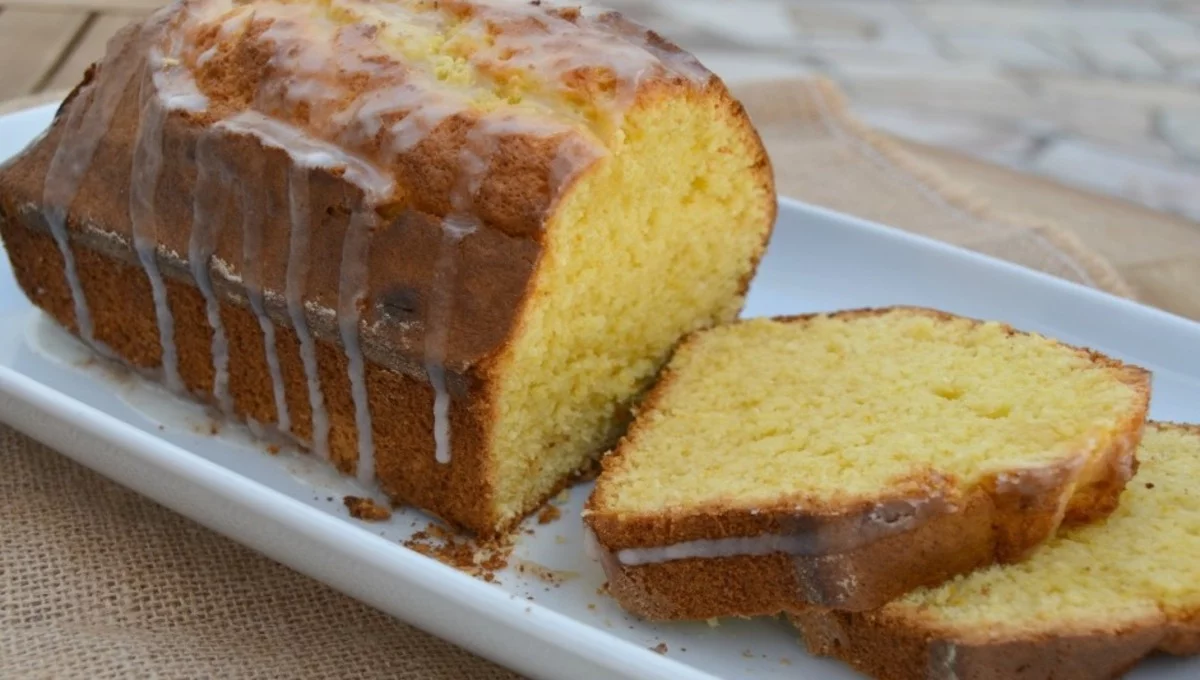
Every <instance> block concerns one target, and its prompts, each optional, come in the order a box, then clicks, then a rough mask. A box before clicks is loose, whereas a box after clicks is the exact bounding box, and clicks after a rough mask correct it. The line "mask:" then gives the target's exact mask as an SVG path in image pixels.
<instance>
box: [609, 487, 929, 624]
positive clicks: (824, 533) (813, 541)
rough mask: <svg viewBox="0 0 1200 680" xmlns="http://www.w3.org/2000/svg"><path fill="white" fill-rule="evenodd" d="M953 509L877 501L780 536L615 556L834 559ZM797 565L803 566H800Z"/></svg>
mask: <svg viewBox="0 0 1200 680" xmlns="http://www.w3.org/2000/svg"><path fill="white" fill-rule="evenodd" d="M951 509H952V506H951V505H949V504H948V502H947V501H946V500H945V498H943V497H942V496H941V495H933V496H930V497H927V498H915V499H896V500H892V501H885V502H881V503H878V504H876V505H875V506H874V507H873V508H871V509H870V510H869V511H866V512H863V513H862V514H861V515H857V516H851V517H842V518H827V517H805V516H797V517H796V518H794V519H792V520H789V523H790V524H791V525H792V526H790V527H788V530H786V531H784V532H780V533H772V534H761V535H759V536H733V537H729V538H716V539H698V540H694V541H684V542H681V543H675V544H673V545H665V546H652V547H646V548H626V549H623V550H618V551H616V557H617V561H618V562H620V563H621V564H624V565H626V566H641V565H646V564H657V563H659V562H668V561H671V560H682V559H694V558H699V559H713V558H720V557H737V556H743V555H770V554H774V553H783V554H785V555H791V556H793V557H795V558H804V557H813V556H821V555H830V554H834V553H842V552H848V551H851V550H854V549H856V548H859V547H862V546H864V545H867V544H868V543H871V542H874V541H876V540H879V539H881V538H884V537H887V536H892V535H895V534H901V533H905V532H907V531H912V530H913V529H916V528H917V527H919V526H921V525H923V524H925V523H926V522H928V521H930V520H931V519H932V518H933V517H936V516H938V515H941V514H945V513H947V512H950V511H951ZM798 566H803V565H802V563H800V562H798ZM814 601H816V600H814Z"/></svg>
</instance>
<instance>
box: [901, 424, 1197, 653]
mask: <svg viewBox="0 0 1200 680" xmlns="http://www.w3.org/2000/svg"><path fill="white" fill-rule="evenodd" d="M1138 458H1139V460H1140V462H1141V466H1140V468H1139V470H1138V474H1137V476H1136V477H1135V478H1134V479H1133V481H1131V482H1130V483H1129V486H1128V487H1126V490H1125V493H1124V494H1123V495H1122V497H1121V505H1120V507H1119V508H1118V509H1117V510H1116V512H1114V513H1113V514H1112V516H1111V517H1109V518H1108V519H1107V520H1105V521H1102V522H1099V523H1097V524H1092V525H1087V526H1084V527H1079V528H1074V529H1070V530H1067V531H1065V532H1063V533H1062V534H1061V535H1060V536H1058V537H1057V538H1055V539H1053V540H1052V541H1051V542H1049V543H1047V544H1046V545H1044V546H1042V547H1041V548H1039V549H1038V550H1037V552H1035V553H1034V554H1033V555H1032V556H1031V557H1030V558H1029V559H1028V561H1025V562H1021V563H1019V564H1010V565H1006V566H1003V567H989V568H987V569H983V570H980V571H978V572H975V573H973V574H970V575H967V576H961V577H959V578H957V579H955V580H953V581H951V582H949V583H946V584H944V585H942V586H940V587H937V588H933V589H922V590H918V591H915V592H913V593H910V594H908V595H907V596H905V597H903V598H902V599H900V600H899V601H897V602H895V603H893V604H892V605H889V606H888V608H887V609H885V612H887V613H892V612H896V613H903V612H905V611H910V610H911V609H912V608H913V607H922V608H925V609H924V611H922V612H921V616H922V617H923V618H925V619H927V620H930V621H932V622H933V623H934V624H935V625H945V626H947V627H951V626H952V627H955V628H956V629H958V630H964V629H978V630H986V631H989V632H990V633H991V634H996V635H1002V634H1005V633H1022V632H1024V633H1030V632H1036V631H1037V630H1038V629H1040V628H1046V629H1053V630H1062V629H1064V628H1067V629H1072V628H1073V629H1078V630H1081V631H1090V630H1096V629H1104V628H1105V627H1109V628H1113V629H1116V628H1119V627H1121V626H1124V625H1132V624H1135V623H1137V622H1140V621H1145V620H1146V619H1147V618H1151V619H1152V618H1153V617H1156V616H1158V615H1159V613H1160V612H1163V613H1166V614H1168V615H1172V614H1175V615H1184V614H1188V613H1192V614H1194V613H1195V612H1196V611H1197V610H1198V609H1200V486H1198V484H1200V482H1198V481H1197V480H1200V434H1197V432H1196V431H1187V430H1184V429H1181V428H1175V427H1169V426H1160V427H1149V428H1147V431H1146V435H1145V437H1144V438H1143V441H1142V446H1141V449H1140V450H1139V452H1138ZM977 627H978V628H977Z"/></svg>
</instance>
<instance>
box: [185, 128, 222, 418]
mask: <svg viewBox="0 0 1200 680" xmlns="http://www.w3.org/2000/svg"><path fill="white" fill-rule="evenodd" d="M215 140H216V138H215V137H214V135H213V134H212V133H211V132H209V133H205V134H203V135H201V136H200V138H199V139H197V140H196V189H195V194H194V198H193V205H192V233H191V236H190V238H189V240H188V263H189V264H190V266H191V269H192V277H193V278H194V279H195V280H196V287H197V288H199V289H200V294H201V295H203V296H204V311H205V314H206V315H207V317H208V325H209V327H210V328H212V333H213V335H212V345H211V347H212V349H211V352H212V362H213V397H214V398H215V399H216V400H217V406H218V408H220V409H221V411H222V412H224V413H226V414H232V413H233V397H232V396H231V395H230V393H229V339H228V337H227V336H226V335H225V324H224V323H223V322H222V321H221V306H220V303H219V302H218V300H217V296H216V294H215V293H214V291H213V287H212V274H211V272H210V271H209V268H208V267H209V263H210V262H211V261H212V257H213V253H214V252H215V251H216V240H217V232H218V230H219V229H220V226H221V225H220V223H219V222H218V221H217V220H216V219H215V216H214V214H213V212H214V209H215V208H216V207H217V204H216V201H217V200H218V197H217V195H216V189H217V188H218V187H220V186H224V185H226V184H227V182H222V181H221V180H222V175H223V173H222V172H221V171H220V169H219V168H218V167H217V164H218V160H217V158H216V156H215V154H214V152H213V148H212V147H213V144H214V143H215Z"/></svg>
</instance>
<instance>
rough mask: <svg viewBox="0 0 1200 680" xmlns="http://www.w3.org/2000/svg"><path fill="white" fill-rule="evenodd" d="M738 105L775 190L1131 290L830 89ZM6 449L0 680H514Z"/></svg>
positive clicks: (92, 481) (758, 97) (755, 96)
mask: <svg viewBox="0 0 1200 680" xmlns="http://www.w3.org/2000/svg"><path fill="white" fill-rule="evenodd" d="M739 95H740V96H741V97H742V99H743V101H744V102H745V104H746V107H747V109H748V110H749V111H750V113H751V116H752V117H753V118H754V119H755V121H756V123H757V124H758V125H759V126H760V129H761V132H762V134H763V135H764V137H765V139H766V141H767V144H768V146H769V147H770V149H771V152H772V157H773V160H774V164H775V170H776V173H777V175H778V178H779V192H780V194H782V195H787V196H792V197H795V198H799V199H802V200H806V201H809V202H812V203H817V204H820V205H824V206H828V207H830V208H834V209H837V210H841V211H845V212H848V213H852V214H855V215H860V216H863V217H866V218H870V219H873V220H878V221H881V222H885V223H888V224H891V225H894V226H897V227H901V228H904V229H909V230H912V231H916V232H920V233H923V234H928V235H932V236H935V237H937V238H941V239H944V240H947V241H951V242H954V243H958V244H963V245H965V246H968V247H970V248H974V249H977V250H980V251H983V252H986V253H990V254H993V255H996V256H999V257H1002V258H1006V259H1009V260H1012V261H1015V262H1019V263H1021V264H1025V265H1028V266H1030V267H1034V268H1037V269H1041V270H1043V271H1046V272H1049V273H1052V274H1055V275H1057V276H1061V277H1064V278H1068V279H1071V280H1074V281H1079V282H1082V283H1085V284H1087V285H1092V286H1096V287H1099V288H1104V289H1107V290H1109V291H1112V292H1115V293H1117V294H1121V295H1129V294H1130V288H1129V286H1128V285H1127V284H1126V283H1125V282H1124V281H1123V280H1122V278H1121V277H1120V276H1119V275H1118V274H1117V272H1116V270H1115V269H1114V268H1113V267H1112V266H1110V265H1109V264H1108V262H1106V261H1105V260H1104V259H1102V258H1100V257H1098V256H1097V255H1096V254H1094V253H1093V252H1091V251H1089V250H1088V249H1087V248H1085V247H1083V246H1082V245H1081V244H1080V241H1079V239H1078V238H1077V237H1076V235H1075V234H1074V233H1073V232H1072V231H1071V229H1069V228H1066V227H1065V226H1056V225H1054V224H1051V223H1049V222H1046V221H1042V220H1039V219H1035V218H1033V217H1030V216H1021V215H1015V214H1012V213H1011V212H1002V211H1000V210H998V209H995V208H993V207H989V205H988V203H987V202H986V201H984V200H983V199H982V198H981V196H983V195H984V194H985V191H983V190H985V189H986V187H972V186H966V185H964V184H961V183H958V182H955V181H952V180H951V179H950V178H948V177H947V176H945V175H944V174H943V173H942V172H941V171H940V170H939V168H938V166H937V165H935V164H931V163H930V162H929V161H927V160H925V159H923V158H922V157H920V156H918V155H914V154H913V153H912V152H911V151H910V150H908V149H906V148H905V147H903V146H901V145H900V144H898V143H897V142H895V141H893V140H891V139H889V138H886V137H884V136H882V135H878V134H876V133H874V132H872V131H870V130H868V129H866V128H864V127H863V126H861V125H860V124H858V123H857V122H856V121H854V120H852V119H851V118H850V117H849V116H848V115H847V113H846V110H845V107H844V103H843V101H842V99H841V97H840V96H839V94H838V93H837V91H836V90H834V89H833V88H832V87H831V86H829V85H828V84H826V83H823V82H819V81H811V82H809V81H806V82H789V83H770V84H760V85H754V86H747V87H742V88H739ZM2 417H3V414H2V413H0V418H2ZM0 452H2V454H0V455H2V456H3V459H2V460H3V466H2V469H3V470H4V472H3V475H2V476H0V523H2V524H0V526H2V529H0V677H3V678H17V677H20V678H26V677H36V678H43V677H44V678H73V677H78V678H97V679H98V678H128V677H148V676H154V677H180V678H194V677H215V678H335V677H336V678H456V679H457V678H510V677H513V676H512V675H511V674H510V673H508V672H507V671H505V670H503V669H500V668H498V667H496V666H494V665H492V664H490V663H488V662H486V661H483V660H481V659H478V658H476V657H474V656H472V655H470V654H468V653H465V652H463V651H461V650H459V649H458V648H456V647H454V646H453V645H451V644H448V643H446V642H443V641H441V640H439V639H436V638H434V637H431V636H429V635H426V634H424V633H422V632H420V631H418V630H415V629H413V628H411V627H408V626H406V625H404V624H402V623H399V622H397V621H396V620H394V619H392V618H390V617H388V616H385V615H383V614H381V613H379V612H377V611H375V610H373V609H370V608H368V607H366V606H364V605H362V604H359V603H358V602H356V601H355V600H352V599H350V598H348V597H345V596H343V595H341V594H339V593H337V592H334V591H332V590H331V589H329V588H327V587H325V586H323V585H321V584H319V583H317V582H315V581H312V580H310V579H308V578H306V577H304V576H301V575H299V574H296V573H294V572H292V571H290V570H289V569H287V568H285V567H282V566H280V565H278V564H276V563H274V562H272V561H269V560H267V559H265V558H263V557H261V556H259V555H257V554H256V553H254V552H252V551H251V550H249V549H247V548H244V547H242V546H241V545H238V544H236V543H233V542H232V541H229V540H227V539H225V538H223V537H221V536H219V535H217V534H214V533H212V532H210V531H209V530H207V529H204V528H202V527H200V526H199V525H196V524H194V523H192V522H191V521H189V520H187V519H184V518H181V517H180V516H178V515H176V514H174V513H172V512H171V511H168V510H166V509H164V508H162V507H160V506H158V505H156V504H154V503H152V502H150V501H147V500H145V499H143V498H141V497H140V496H137V495H135V494H133V493H132V492H130V491H127V490H125V489H123V488H121V487H119V486H117V485H115V484H113V483H111V482H109V481H107V480H105V479H103V478H101V477H99V476H97V475H96V474H94V473H92V472H90V471H88V470H86V469H84V468H82V467H80V466H78V465H76V464H75V463H72V462H70V461H68V460H67V459H66V458H64V457H61V456H59V455H57V454H56V453H54V452H53V451H50V450H48V449H46V448H45V447H43V446H41V445H39V444H37V443H35V442H33V441H31V440H29V439H27V438H25V437H23V436H21V435H19V434H17V433H16V432H14V431H12V430H11V429H8V428H7V427H4V426H0ZM466 625H469V623H467V624H466Z"/></svg>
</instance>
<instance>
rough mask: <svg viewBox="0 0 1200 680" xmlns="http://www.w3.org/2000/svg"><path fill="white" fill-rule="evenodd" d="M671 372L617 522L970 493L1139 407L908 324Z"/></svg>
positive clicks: (992, 346)
mask: <svg viewBox="0 0 1200 680" xmlns="http://www.w3.org/2000/svg"><path fill="white" fill-rule="evenodd" d="M669 370H670V378H669V380H670V382H669V384H668V386H667V388H666V389H665V391H664V392H663V394H662V395H661V397H660V398H659V399H658V400H657V402H656V403H655V404H654V405H653V408H651V409H648V411H647V412H646V413H644V414H642V415H641V416H640V417H639V421H638V424H637V426H636V428H635V432H636V434H635V435H634V437H633V440H632V441H631V442H629V443H628V444H626V445H625V446H624V447H623V449H622V455H621V456H620V457H619V458H618V459H617V460H616V461H615V464H614V465H613V466H612V469H611V470H606V472H605V478H604V480H603V489H604V507H605V509H606V510H608V511H613V512H630V513H638V512H660V511H662V510H664V509H669V508H690V507H695V506H698V505H703V504H706V503H723V504H735V505H737V506H739V507H741V506H750V507H754V505H755V504H774V503H777V502H780V501H781V499H792V500H793V501H794V502H796V503H797V504H803V503H806V502H814V503H818V504H819V503H821V502H822V501H833V500H834V499H837V500H842V501H844V500H846V499H850V500H853V499H854V498H872V497H876V496H877V495H878V493H879V492H880V491H881V490H883V489H888V488H890V487H892V486H894V485H895V484H896V482H897V481H899V480H903V479H904V478H906V477H909V478H911V477H912V476H913V475H916V474H921V473H923V472H927V471H930V470H936V471H940V472H942V473H945V474H950V475H953V476H955V477H956V478H957V479H958V480H960V482H962V483H965V484H968V485H969V484H971V483H973V482H977V481H979V480H980V479H981V478H982V477H983V476H984V475H987V474H989V473H994V472H996V471H999V470H1006V469H1013V468H1019V467H1021V466H1025V465H1029V466H1036V465H1039V464H1044V463H1046V462H1048V461H1054V460H1061V459H1062V458H1063V457H1064V456H1065V455H1069V454H1070V452H1071V451H1072V450H1074V449H1081V448H1083V447H1085V446H1087V442H1088V440H1089V439H1091V438H1094V442H1093V445H1092V447H1091V448H1092V449H1093V450H1094V449H1096V447H1097V445H1099V446H1103V445H1104V443H1105V442H1108V441H1111V440H1112V438H1113V437H1114V436H1116V435H1117V433H1118V431H1119V430H1120V428H1121V427H1122V425H1124V424H1126V423H1129V422H1131V418H1133V416H1134V414H1136V413H1137V412H1138V409H1139V404H1140V403H1141V399H1140V397H1139V395H1138V393H1137V391H1136V389H1135V388H1134V387H1132V386H1131V385H1129V384H1127V383H1126V382H1123V381H1122V379H1121V376H1120V375H1119V374H1118V373H1117V371H1116V370H1115V369H1114V368H1112V367H1106V366H1103V365H1100V364H1097V363H1096V362H1094V361H1093V360H1092V359H1091V358H1090V357H1089V356H1088V355H1087V354H1086V353H1083V352H1080V351H1077V350H1074V349H1071V348H1068V347H1065V346H1063V345H1061V344H1059V343H1056V342H1054V341H1052V340H1050V339H1047V338H1044V337H1040V336H1036V335H1024V334H1013V333H1011V332H1010V331H1009V329H1007V328H1006V327H1004V326H1002V325H1000V324H996V323H978V322H974V321H971V320H967V319H962V318H956V317H944V316H938V315H935V314H931V313H924V312H916V311H912V310H904V309H899V310H892V311H889V312H886V313H883V314H877V315H857V316H850V315H835V316H818V317H814V318H812V319H810V320H802V321H795V322H781V321H775V320H768V319H755V320H751V321H747V322H744V323H739V324H736V325H732V326H725V327H721V328H717V329H714V330H711V331H708V332H705V333H702V334H699V335H698V336H697V337H696V338H695V339H694V341H692V342H690V343H688V344H687V345H686V346H685V347H684V348H683V349H682V350H681V351H680V352H679V353H678V355H677V356H676V357H675V358H673V359H672V361H671V364H670V366H669Z"/></svg>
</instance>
